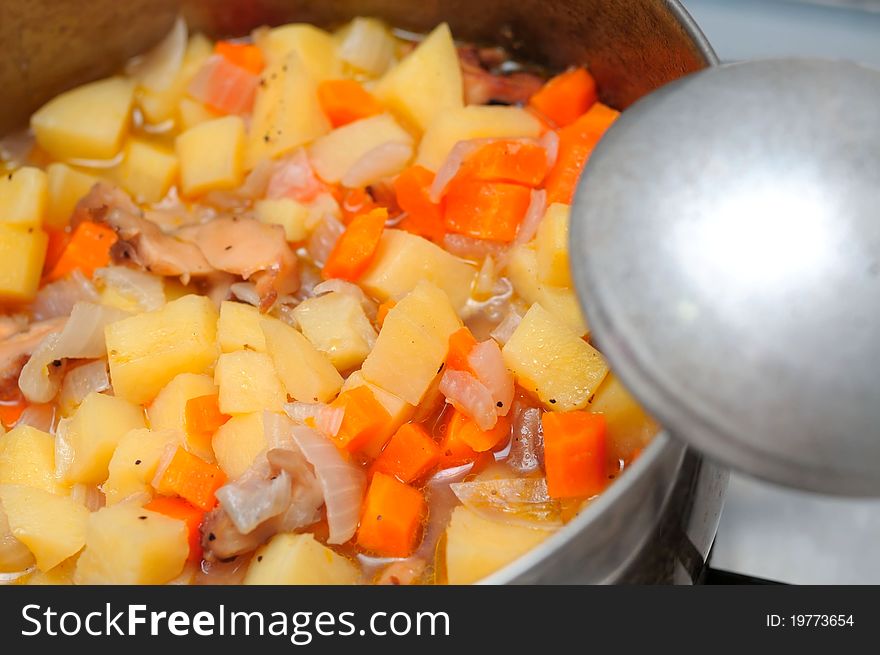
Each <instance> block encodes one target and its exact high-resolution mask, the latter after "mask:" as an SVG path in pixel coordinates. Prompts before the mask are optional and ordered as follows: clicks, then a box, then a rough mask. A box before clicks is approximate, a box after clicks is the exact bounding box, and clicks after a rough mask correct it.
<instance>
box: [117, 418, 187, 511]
mask: <svg viewBox="0 0 880 655" xmlns="http://www.w3.org/2000/svg"><path fill="white" fill-rule="evenodd" d="M182 437H183V433H182V432H181V431H180V430H147V429H145V428H140V429H138V430H131V431H130V432H127V433H126V434H125V435H124V436H123V437H122V438H121V439H120V440H119V445H118V446H116V450H115V451H114V452H113V457H112V458H111V459H110V465H109V471H110V474H109V475H108V476H107V481H106V482H105V483H104V484H103V485H101V490H102V491H103V492H104V495H105V496H106V498H107V504H108V505H115V504H116V503H118V502H120V501H122V500H125V499H126V498H128V497H129V496H132V495H134V494H137V493H151V492H152V486H151V484H150V483H151V482H152V480H153V477H154V476H155V475H156V469H157V468H158V466H159V460H160V459H161V458H162V455H163V453H164V452H165V448H166V447H167V446H168V445H169V444H173V445H177V444H180V442H181V441H182Z"/></svg>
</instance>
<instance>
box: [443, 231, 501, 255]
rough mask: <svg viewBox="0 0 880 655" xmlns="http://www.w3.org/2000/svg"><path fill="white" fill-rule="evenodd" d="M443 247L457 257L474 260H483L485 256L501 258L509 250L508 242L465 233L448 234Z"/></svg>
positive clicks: (444, 238)
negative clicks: (475, 236)
mask: <svg viewBox="0 0 880 655" xmlns="http://www.w3.org/2000/svg"><path fill="white" fill-rule="evenodd" d="M443 248H444V249H445V250H447V251H448V252H450V253H452V254H453V255H455V256H456V257H461V258H462V259H470V260H472V261H482V260H483V258H484V257H493V258H500V257H502V256H503V255H504V253H505V252H507V245H506V244H503V243H499V242H498V241H488V240H486V239H475V238H474V237H469V236H466V235H464V234H447V235H446V236H444V237H443Z"/></svg>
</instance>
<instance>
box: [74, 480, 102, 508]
mask: <svg viewBox="0 0 880 655" xmlns="http://www.w3.org/2000/svg"><path fill="white" fill-rule="evenodd" d="M70 497H71V499H73V500H75V501H76V502H78V503H79V504H80V505H82V506H83V507H85V508H86V509H87V510H89V511H90V512H97V511H98V510H99V509H101V508H102V507H104V505H105V504H106V498H105V497H104V494H103V492H102V491H101V490H100V489H98V487H95V486H93V485H90V484H81V483H77V484H75V485H73V486H72V487H71V488H70Z"/></svg>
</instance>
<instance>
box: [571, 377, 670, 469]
mask: <svg viewBox="0 0 880 655" xmlns="http://www.w3.org/2000/svg"><path fill="white" fill-rule="evenodd" d="M588 409H589V410H590V411H591V412H592V413H593V414H604V415H605V422H606V423H607V425H608V459H609V461H612V462H616V461H618V460H619V459H628V458H630V457H632V454H633V451H635V450H636V448H644V447H645V446H647V445H648V442H649V441H651V439H652V437H654V435H655V434H657V432H658V431H659V429H660V427H659V426H658V425H657V423H656V422H655V421H654V420H653V419H652V418H651V417H650V416H648V414H647V413H645V410H644V409H642V407H641V406H640V405H639V404H638V402H637V401H636V399H635V398H633V397H632V395H631V394H630V393H629V391H627V390H626V387H624V386H623V384H621V382H620V380H619V379H618V378H617V376H616V375H614V373H609V374H608V375H607V376H606V377H605V381H604V382H602V384H601V385H599V388H598V389H597V390H596V394H595V395H594V396H593V399H592V400H591V401H590V406H589V407H588Z"/></svg>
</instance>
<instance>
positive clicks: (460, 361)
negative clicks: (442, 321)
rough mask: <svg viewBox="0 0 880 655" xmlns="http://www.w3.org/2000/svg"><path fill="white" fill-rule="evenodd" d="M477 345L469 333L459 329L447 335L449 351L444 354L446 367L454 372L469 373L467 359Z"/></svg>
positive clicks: (469, 368) (465, 329)
mask: <svg viewBox="0 0 880 655" xmlns="http://www.w3.org/2000/svg"><path fill="white" fill-rule="evenodd" d="M476 345H477V340H476V339H475V338H474V335H473V334H471V331H470V330H468V329H467V328H466V327H461V328H459V329H457V330H456V331H455V332H453V333H452V334H451V335H449V351H448V352H447V353H446V367H447V368H451V369H452V370H454V371H470V370H471V367H470V364H468V357H469V356H470V354H471V351H472V350H473V349H474V347H475V346H476Z"/></svg>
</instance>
